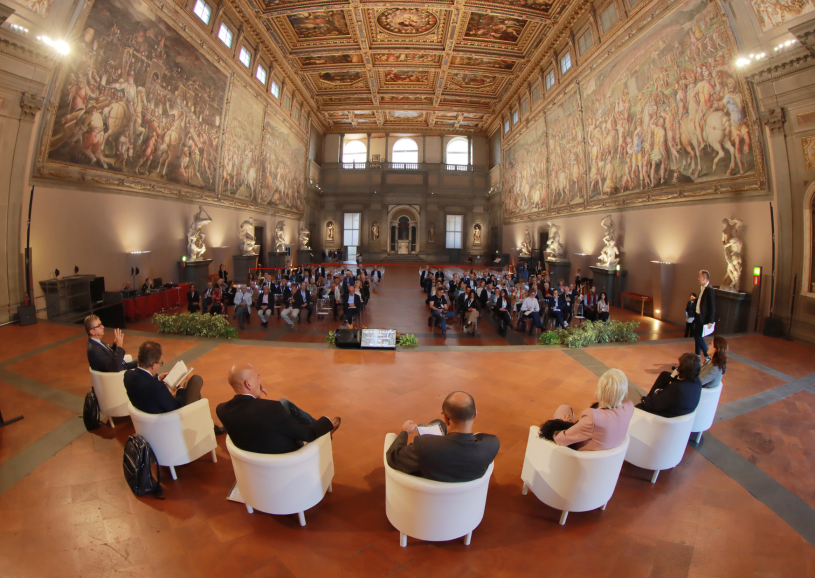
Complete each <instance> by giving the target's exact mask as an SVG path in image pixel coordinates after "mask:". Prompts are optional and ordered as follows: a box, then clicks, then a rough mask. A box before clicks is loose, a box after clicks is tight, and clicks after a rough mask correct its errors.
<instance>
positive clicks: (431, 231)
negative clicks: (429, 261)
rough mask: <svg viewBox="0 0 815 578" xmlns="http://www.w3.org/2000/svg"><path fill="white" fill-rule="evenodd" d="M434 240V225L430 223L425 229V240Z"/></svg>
mask: <svg viewBox="0 0 815 578" xmlns="http://www.w3.org/2000/svg"><path fill="white" fill-rule="evenodd" d="M435 241H436V225H434V224H433V223H430V227H429V228H428V229H427V242H428V243H433V242H435Z"/></svg>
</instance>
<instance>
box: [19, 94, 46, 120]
mask: <svg viewBox="0 0 815 578" xmlns="http://www.w3.org/2000/svg"><path fill="white" fill-rule="evenodd" d="M44 103H45V97H44V96H40V95H39V94H34V93H33V92H24V93H23V96H22V98H21V99H20V111H21V112H22V118H23V120H34V117H35V116H37V113H38V112H40V111H41V110H42V106H43V104H44Z"/></svg>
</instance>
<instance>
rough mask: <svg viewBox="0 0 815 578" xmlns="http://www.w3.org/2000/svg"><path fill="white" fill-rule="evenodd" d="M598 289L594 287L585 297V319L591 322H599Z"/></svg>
mask: <svg viewBox="0 0 815 578" xmlns="http://www.w3.org/2000/svg"><path fill="white" fill-rule="evenodd" d="M597 301H598V297H597V289H595V287H594V285H592V287H591V289H590V290H589V292H588V293H586V295H584V296H583V317H585V318H586V319H588V320H589V321H597Z"/></svg>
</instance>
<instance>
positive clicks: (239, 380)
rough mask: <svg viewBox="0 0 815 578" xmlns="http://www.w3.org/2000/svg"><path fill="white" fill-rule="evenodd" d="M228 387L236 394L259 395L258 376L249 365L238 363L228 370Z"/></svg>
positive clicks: (252, 366)
mask: <svg viewBox="0 0 815 578" xmlns="http://www.w3.org/2000/svg"><path fill="white" fill-rule="evenodd" d="M228 379H229V385H230V386H231V387H232V389H234V390H235V393H237V394H243V393H249V394H252V395H254V396H255V397H258V396H259V395H260V387H261V383H260V374H259V373H258V370H257V369H255V366H254V365H252V364H251V363H238V364H235V365H233V366H232V367H231V368H230V370H229V378H228Z"/></svg>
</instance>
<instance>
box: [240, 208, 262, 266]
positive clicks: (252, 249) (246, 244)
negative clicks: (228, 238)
mask: <svg viewBox="0 0 815 578" xmlns="http://www.w3.org/2000/svg"><path fill="white" fill-rule="evenodd" d="M238 236H239V237H240V250H241V255H243V256H245V257H251V256H254V255H257V254H258V253H260V245H256V244H255V218H254V217H249V218H248V219H246V220H245V221H244V222H243V223H241V230H240V233H239V234H238Z"/></svg>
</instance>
